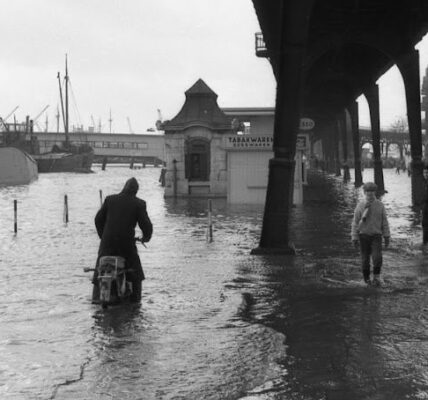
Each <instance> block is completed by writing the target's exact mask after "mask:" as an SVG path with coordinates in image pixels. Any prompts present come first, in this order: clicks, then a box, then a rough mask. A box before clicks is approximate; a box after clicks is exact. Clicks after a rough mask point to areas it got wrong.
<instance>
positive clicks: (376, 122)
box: [364, 84, 385, 195]
mask: <svg viewBox="0 0 428 400" xmlns="http://www.w3.org/2000/svg"><path fill="white" fill-rule="evenodd" d="M364 95H365V96H366V99H367V103H368V105H369V110H370V123H371V128H372V140H373V141H372V145H373V156H374V181H375V183H376V184H377V187H378V194H381V195H382V194H384V193H385V184H384V180H383V169H382V158H381V152H380V118H379V86H378V85H377V84H373V85H371V86H370V87H369V88H367V90H366V91H365V92H364Z"/></svg>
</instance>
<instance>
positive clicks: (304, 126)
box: [299, 118, 315, 131]
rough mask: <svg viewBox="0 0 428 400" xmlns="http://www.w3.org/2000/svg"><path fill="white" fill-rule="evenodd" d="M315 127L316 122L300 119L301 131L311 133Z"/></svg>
mask: <svg viewBox="0 0 428 400" xmlns="http://www.w3.org/2000/svg"><path fill="white" fill-rule="evenodd" d="M314 127H315V122H314V120H313V119H310V118H300V124H299V129H300V130H301V131H310V130H311V129H313V128H314Z"/></svg>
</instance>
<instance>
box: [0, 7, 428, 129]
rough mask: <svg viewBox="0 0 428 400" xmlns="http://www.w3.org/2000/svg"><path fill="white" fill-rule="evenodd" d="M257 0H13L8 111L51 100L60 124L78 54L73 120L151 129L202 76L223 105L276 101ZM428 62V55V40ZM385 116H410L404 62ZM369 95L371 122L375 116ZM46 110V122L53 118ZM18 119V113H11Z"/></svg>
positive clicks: (2, 38)
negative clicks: (62, 86)
mask: <svg viewBox="0 0 428 400" xmlns="http://www.w3.org/2000/svg"><path fill="white" fill-rule="evenodd" d="M259 30H260V28H259V25H258V21H257V18H256V15H255V12H254V8H253V5H252V2H251V0H216V1H213V0H185V1H177V0H13V1H4V2H3V3H2V7H1V13H0V33H1V35H0V42H1V53H0V54H1V56H0V116H3V117H5V116H6V115H7V114H9V113H10V112H11V111H12V110H13V109H14V107H15V106H17V105H19V108H18V110H17V111H16V112H15V115H16V118H17V119H18V120H23V119H24V118H25V116H26V115H30V117H31V118H35V117H36V116H37V115H38V114H39V113H40V112H41V111H42V110H43V108H44V107H45V106H47V105H49V108H48V109H47V111H46V114H47V115H48V118H49V128H50V130H55V129H56V119H55V114H56V112H57V106H58V105H59V89H58V81H57V72H58V71H59V72H61V74H62V75H64V57H65V54H66V53H67V54H68V61H69V75H70V81H71V88H72V94H73V95H74V96H70V119H71V124H78V123H80V124H83V125H84V126H85V127H87V126H88V125H91V116H93V118H94V120H95V122H96V124H97V125H98V123H99V121H100V120H101V124H102V126H103V131H106V132H108V131H109V121H108V119H109V112H110V110H111V113H112V119H113V122H112V131H113V132H124V133H128V132H129V126H128V122H127V118H128V117H129V119H130V122H131V127H132V130H133V131H134V132H136V133H144V132H145V131H146V129H147V128H149V127H153V126H154V125H155V121H156V119H157V118H158V114H157V109H160V110H161V113H162V116H163V118H164V119H170V118H172V117H174V116H175V115H176V114H177V113H178V111H179V110H180V108H181V106H182V105H183V102H184V91H185V90H187V89H188V88H189V87H190V86H192V85H193V83H194V82H195V81H196V80H197V79H199V78H202V79H203V80H204V81H205V82H206V83H207V84H208V86H210V87H211V88H212V89H213V90H214V91H215V92H216V93H217V94H218V103H219V105H220V107H272V106H274V104H275V81H274V78H273V74H272V69H271V67H270V64H269V62H268V61H267V60H266V59H261V58H257V57H256V56H255V49H254V33H255V32H257V31H259ZM419 47H420V49H421V53H422V54H421V67H422V70H423V72H424V71H425V68H426V66H427V65H428V43H422V44H421V45H420V46H419ZM380 84H381V93H380V96H381V99H380V100H381V104H382V107H381V123H382V125H384V126H388V125H389V124H391V123H392V122H393V120H394V119H395V118H397V117H398V116H404V115H405V113H406V111H405V102H404V98H403V85H402V82H401V79H400V77H399V74H398V73H397V72H396V71H395V72H394V71H392V72H391V73H389V74H387V76H386V77H384V78H382V79H381V81H380ZM365 107H366V106H365V104H364V103H363V104H362V105H361V107H360V108H361V125H368V117H367V111H366V110H365ZM46 114H43V115H42V116H41V117H40V118H39V120H38V123H39V124H40V125H41V127H44V123H45V116H46ZM10 120H12V117H11V118H10V119H9V121H10Z"/></svg>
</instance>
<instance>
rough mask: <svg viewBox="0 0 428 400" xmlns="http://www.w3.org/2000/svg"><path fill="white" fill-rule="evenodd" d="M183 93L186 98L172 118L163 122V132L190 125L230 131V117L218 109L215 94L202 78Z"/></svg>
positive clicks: (179, 129) (182, 128)
mask: <svg viewBox="0 0 428 400" xmlns="http://www.w3.org/2000/svg"><path fill="white" fill-rule="evenodd" d="M185 95H186V100H185V102H184V104H183V107H182V108H181V110H180V112H179V113H178V114H177V115H176V116H175V117H174V118H173V119H172V120H170V121H165V122H164V123H163V125H162V129H163V130H164V131H165V133H168V131H170V132H171V131H182V130H184V129H186V128H189V127H191V126H204V127H207V128H209V129H212V130H217V131H230V129H231V118H230V117H228V116H227V115H226V114H225V113H224V112H223V111H222V110H221V109H220V107H219V106H218V104H217V94H216V93H214V92H213V91H212V90H211V88H210V87H209V86H208V85H207V84H206V83H205V82H204V81H203V80H202V79H198V80H197V81H196V82H195V83H194V84H193V86H191V87H190V88H189V89H188V90H186V92H185Z"/></svg>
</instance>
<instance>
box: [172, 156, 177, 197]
mask: <svg viewBox="0 0 428 400" xmlns="http://www.w3.org/2000/svg"><path fill="white" fill-rule="evenodd" d="M172 162H173V164H174V169H173V173H174V175H173V179H174V198H176V197H177V160H176V159H175V158H174V160H172Z"/></svg>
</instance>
